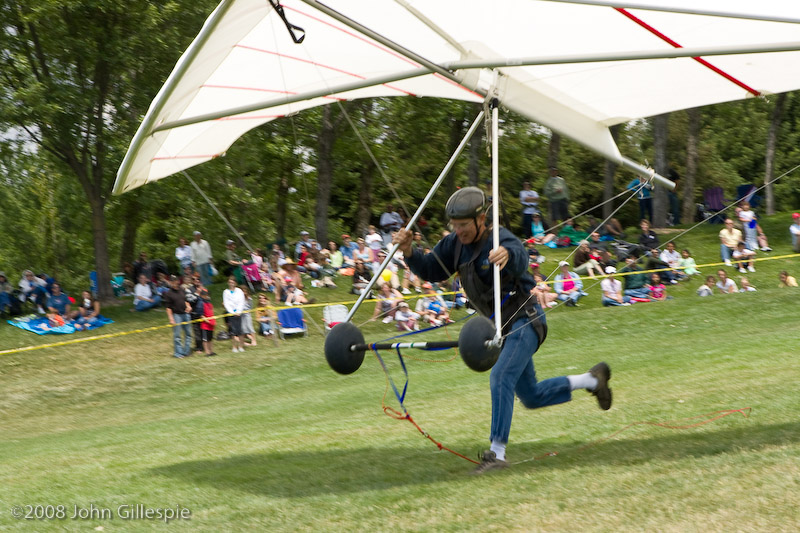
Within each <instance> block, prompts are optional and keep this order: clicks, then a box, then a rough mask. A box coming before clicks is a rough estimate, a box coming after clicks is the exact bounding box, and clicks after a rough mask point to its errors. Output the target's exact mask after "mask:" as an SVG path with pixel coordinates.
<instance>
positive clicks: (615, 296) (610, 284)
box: [600, 266, 631, 307]
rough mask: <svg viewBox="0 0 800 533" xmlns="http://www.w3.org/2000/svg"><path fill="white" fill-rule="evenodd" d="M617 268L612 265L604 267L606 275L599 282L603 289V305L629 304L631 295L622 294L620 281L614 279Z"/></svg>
mask: <svg viewBox="0 0 800 533" xmlns="http://www.w3.org/2000/svg"><path fill="white" fill-rule="evenodd" d="M616 273H617V269H616V268H614V267H613V266H607V267H606V274H607V275H608V276H607V277H606V278H605V279H604V280H603V281H601V282H600V289H601V290H602V291H603V298H602V303H603V305H604V306H606V307H609V306H614V305H631V297H630V296H625V295H624V294H622V282H621V281H619V280H618V279H614V274H616Z"/></svg>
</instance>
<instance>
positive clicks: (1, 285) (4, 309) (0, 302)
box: [0, 272, 14, 315]
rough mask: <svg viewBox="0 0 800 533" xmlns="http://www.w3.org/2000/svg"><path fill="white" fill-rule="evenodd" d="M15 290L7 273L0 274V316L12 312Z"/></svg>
mask: <svg viewBox="0 0 800 533" xmlns="http://www.w3.org/2000/svg"><path fill="white" fill-rule="evenodd" d="M13 292H14V288H13V287H12V286H11V284H10V283H9V282H8V278H7V277H6V273H5V272H0V315H6V313H9V314H10V312H11V295H12V293H13Z"/></svg>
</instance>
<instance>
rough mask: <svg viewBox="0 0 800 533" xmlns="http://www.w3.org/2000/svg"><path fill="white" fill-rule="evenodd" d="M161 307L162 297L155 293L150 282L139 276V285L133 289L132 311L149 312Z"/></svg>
mask: <svg viewBox="0 0 800 533" xmlns="http://www.w3.org/2000/svg"><path fill="white" fill-rule="evenodd" d="M159 305H161V295H160V294H157V293H155V292H153V289H152V288H151V287H150V283H149V280H148V279H147V276H145V275H144V274H139V283H137V284H136V287H134V288H133V309H131V311H147V310H149V309H153V308H154V307H158V306H159Z"/></svg>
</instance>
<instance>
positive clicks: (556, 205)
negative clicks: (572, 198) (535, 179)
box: [544, 167, 570, 226]
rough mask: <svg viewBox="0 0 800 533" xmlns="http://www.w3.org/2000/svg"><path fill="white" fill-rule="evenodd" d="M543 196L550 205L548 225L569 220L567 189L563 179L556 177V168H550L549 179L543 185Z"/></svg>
mask: <svg viewBox="0 0 800 533" xmlns="http://www.w3.org/2000/svg"><path fill="white" fill-rule="evenodd" d="M544 195H545V196H546V197H547V200H548V202H549V203H550V223H551V224H552V225H553V226H555V225H556V224H557V223H558V222H559V221H561V220H566V219H568V218H569V216H570V215H569V189H568V188H567V182H566V180H565V179H564V178H562V177H561V176H559V175H558V169H557V168H556V167H550V177H549V178H547V182H545V184H544Z"/></svg>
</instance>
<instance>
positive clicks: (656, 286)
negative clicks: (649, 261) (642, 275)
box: [647, 272, 667, 302]
mask: <svg viewBox="0 0 800 533" xmlns="http://www.w3.org/2000/svg"><path fill="white" fill-rule="evenodd" d="M647 292H648V297H649V298H650V299H651V300H656V301H659V302H661V301H664V300H666V299H667V289H666V287H664V284H663V283H662V282H661V276H659V275H658V273H657V272H653V273H652V274H650V284H649V285H647Z"/></svg>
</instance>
